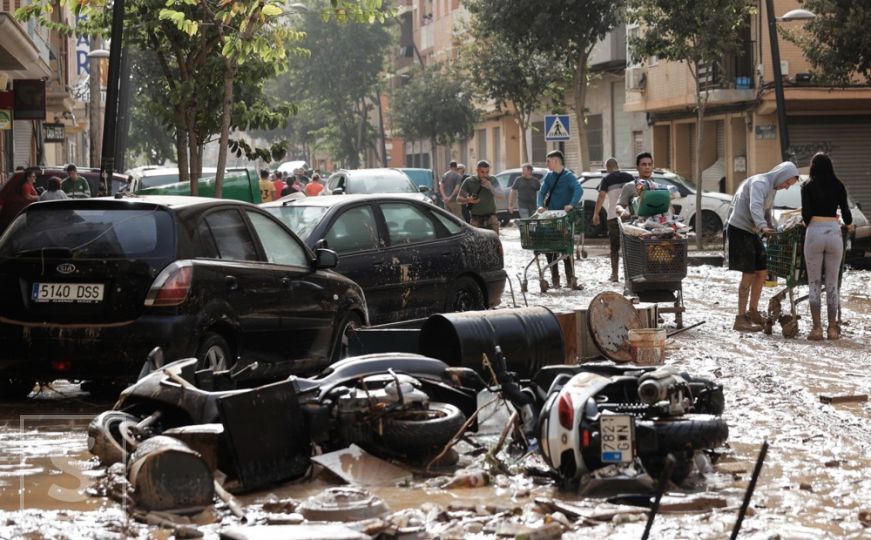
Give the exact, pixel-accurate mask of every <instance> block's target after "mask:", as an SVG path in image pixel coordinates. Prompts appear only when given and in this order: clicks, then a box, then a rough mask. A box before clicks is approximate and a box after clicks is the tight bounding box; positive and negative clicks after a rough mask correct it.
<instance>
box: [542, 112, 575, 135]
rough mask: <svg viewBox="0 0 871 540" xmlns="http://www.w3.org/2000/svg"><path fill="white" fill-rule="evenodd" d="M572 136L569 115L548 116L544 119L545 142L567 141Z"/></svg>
mask: <svg viewBox="0 0 871 540" xmlns="http://www.w3.org/2000/svg"><path fill="white" fill-rule="evenodd" d="M570 136H571V130H570V124H569V115H567V114H547V115H545V117H544V140H546V141H567V140H569V138H570Z"/></svg>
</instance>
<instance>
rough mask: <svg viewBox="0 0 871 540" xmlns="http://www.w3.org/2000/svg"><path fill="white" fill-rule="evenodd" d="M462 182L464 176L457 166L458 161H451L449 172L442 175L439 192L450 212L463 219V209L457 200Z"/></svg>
mask: <svg viewBox="0 0 871 540" xmlns="http://www.w3.org/2000/svg"><path fill="white" fill-rule="evenodd" d="M462 183H463V177H462V175H460V171H459V169H458V168H457V162H456V161H451V162H450V163H449V164H448V170H447V172H445V174H443V175H442V178H441V182H439V194H440V195H441V196H442V200H443V201H444V203H445V208H447V210H448V212H450V213H451V214H453V215H455V216H457V217H458V218H461V219H462V217H463V209H462V207H461V206H460V203H459V202H458V201H457V196H458V195H459V194H460V186H461V185H462Z"/></svg>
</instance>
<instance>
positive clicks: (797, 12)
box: [765, 0, 816, 161]
mask: <svg viewBox="0 0 871 540" xmlns="http://www.w3.org/2000/svg"><path fill="white" fill-rule="evenodd" d="M765 10H766V11H767V15H768V39H769V41H770V42H771V61H772V64H773V65H772V66H771V67H772V68H773V69H774V97H775V100H776V102H777V126H778V129H779V131H780V157H781V159H782V160H783V161H790V158H791V157H792V152H791V150H790V146H789V129H788V128H787V126H786V100H785V99H784V97H783V74H782V73H781V71H780V47H779V46H778V40H777V22H778V21H781V22H790V21H807V20H810V19H813V18H814V17H816V15H814V14H813V13H812V12H810V11H808V10H806V9H793V10H791V11H788V12H787V13H786V14H785V15H784V16H783V17H780V18H775V17H774V0H765Z"/></svg>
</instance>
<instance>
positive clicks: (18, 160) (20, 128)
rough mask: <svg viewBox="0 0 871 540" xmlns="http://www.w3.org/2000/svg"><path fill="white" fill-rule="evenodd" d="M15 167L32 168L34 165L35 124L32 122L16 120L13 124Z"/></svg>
mask: <svg viewBox="0 0 871 540" xmlns="http://www.w3.org/2000/svg"><path fill="white" fill-rule="evenodd" d="M12 137H13V142H12V145H13V146H12V148H13V166H14V167H30V166H32V165H36V163H34V161H35V159H34V155H33V154H34V152H33V122H32V121H31V120H15V121H14V122H13V123H12Z"/></svg>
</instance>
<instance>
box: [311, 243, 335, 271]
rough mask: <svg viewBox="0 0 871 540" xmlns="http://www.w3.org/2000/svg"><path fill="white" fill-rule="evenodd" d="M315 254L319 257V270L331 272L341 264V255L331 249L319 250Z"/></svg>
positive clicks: (317, 264)
mask: <svg viewBox="0 0 871 540" xmlns="http://www.w3.org/2000/svg"><path fill="white" fill-rule="evenodd" d="M315 254H316V255H317V263H316V266H317V269H318V270H329V269H331V268H335V267H336V266H338V264H339V255H338V254H337V253H336V252H335V251H333V250H331V249H323V248H322V249H318V250H317V251H316V252H315Z"/></svg>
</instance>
